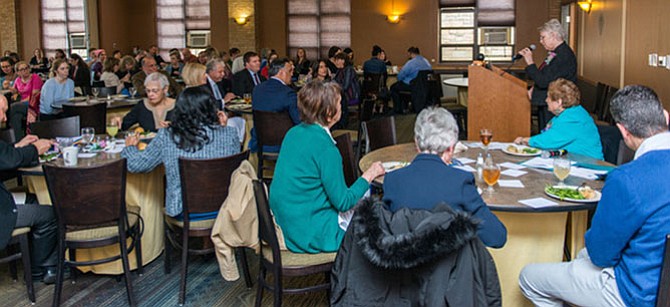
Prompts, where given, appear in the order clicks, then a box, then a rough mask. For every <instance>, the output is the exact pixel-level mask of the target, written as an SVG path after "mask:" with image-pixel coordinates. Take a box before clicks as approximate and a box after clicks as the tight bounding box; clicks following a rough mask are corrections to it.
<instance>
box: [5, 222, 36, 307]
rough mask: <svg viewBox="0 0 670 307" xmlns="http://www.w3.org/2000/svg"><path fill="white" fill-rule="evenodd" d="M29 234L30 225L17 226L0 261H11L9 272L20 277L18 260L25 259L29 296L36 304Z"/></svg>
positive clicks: (15, 278) (24, 266)
mask: <svg viewBox="0 0 670 307" xmlns="http://www.w3.org/2000/svg"><path fill="white" fill-rule="evenodd" d="M28 235H30V227H21V228H15V229H14V230H13V231H12V237H11V239H10V240H9V244H7V247H6V248H5V250H6V251H7V255H6V256H5V257H2V258H0V263H9V272H10V274H11V275H12V279H13V280H14V281H16V280H17V279H18V276H17V273H16V261H17V260H18V259H21V260H22V261H23V279H24V280H25V282H26V289H27V290H28V298H29V299H30V302H31V303H33V304H35V289H34V287H33V274H32V270H31V264H30V244H29V243H28ZM16 244H19V250H18V251H14V248H15V246H16Z"/></svg>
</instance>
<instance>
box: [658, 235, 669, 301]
mask: <svg viewBox="0 0 670 307" xmlns="http://www.w3.org/2000/svg"><path fill="white" fill-rule="evenodd" d="M656 307H670V234H669V235H666V236H665V251H664V252H663V262H662V265H661V278H660V279H659V281H658V292H657V293H656Z"/></svg>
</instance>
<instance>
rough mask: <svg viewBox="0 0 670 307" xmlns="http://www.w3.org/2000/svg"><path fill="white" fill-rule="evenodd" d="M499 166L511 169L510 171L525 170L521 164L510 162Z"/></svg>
mask: <svg viewBox="0 0 670 307" xmlns="http://www.w3.org/2000/svg"><path fill="white" fill-rule="evenodd" d="M500 166H501V167H504V168H511V169H524V168H526V167H525V166H523V165H521V164H516V163H512V162H505V163H500Z"/></svg>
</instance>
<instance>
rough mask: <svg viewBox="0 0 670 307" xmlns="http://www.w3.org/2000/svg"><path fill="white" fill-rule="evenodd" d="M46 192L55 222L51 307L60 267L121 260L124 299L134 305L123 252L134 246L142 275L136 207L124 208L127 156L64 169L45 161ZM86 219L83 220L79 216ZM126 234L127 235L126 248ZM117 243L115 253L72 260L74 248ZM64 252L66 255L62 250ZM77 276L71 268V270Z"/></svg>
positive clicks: (58, 291) (55, 300) (57, 297)
mask: <svg viewBox="0 0 670 307" xmlns="http://www.w3.org/2000/svg"><path fill="white" fill-rule="evenodd" d="M43 169H44V176H45V178H46V182H47V187H48V189H49V196H50V197H51V201H52V203H53V206H54V211H55V212H56V222H57V224H58V274H57V278H56V287H55V293H54V298H53V306H58V305H59V304H60V298H61V291H62V289H63V276H64V271H65V266H68V267H76V266H90V265H97V264H102V263H108V262H114V261H117V260H119V259H121V264H122V267H123V272H124V277H125V281H126V292H127V295H128V303H129V304H130V305H131V306H134V305H136V302H135V298H134V296H133V289H132V281H131V279H130V264H129V261H128V254H129V253H130V252H132V251H133V250H135V256H136V260H137V266H138V268H137V270H138V273H140V274H141V273H142V251H141V234H142V228H143V227H142V219H141V217H140V207H136V206H126V160H125V159H120V160H117V161H114V162H110V163H106V164H103V165H95V166H79V167H75V168H73V167H63V166H58V165H55V164H44V165H43ZM82 217H86V218H82ZM127 238H132V240H131V244H130V247H128V246H127V244H128V243H127ZM116 244H118V246H119V250H120V255H114V256H111V257H107V258H103V259H95V260H87V261H83V260H82V261H77V259H76V250H77V249H89V248H97V247H102V246H109V245H116ZM66 250H69V259H65V251H66ZM70 275H71V278H72V280H73V281H74V280H76V270H74V269H72V270H71V274H70Z"/></svg>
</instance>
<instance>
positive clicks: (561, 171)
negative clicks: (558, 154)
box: [554, 158, 571, 186]
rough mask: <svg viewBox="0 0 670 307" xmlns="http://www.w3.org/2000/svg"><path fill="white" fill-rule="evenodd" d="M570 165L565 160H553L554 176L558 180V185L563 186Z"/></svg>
mask: <svg viewBox="0 0 670 307" xmlns="http://www.w3.org/2000/svg"><path fill="white" fill-rule="evenodd" d="M570 165H571V161H570V160H569V159H565V158H555V159H554V175H556V178H558V185H559V186H564V185H565V182H564V181H565V178H568V176H569V175H570Z"/></svg>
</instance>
